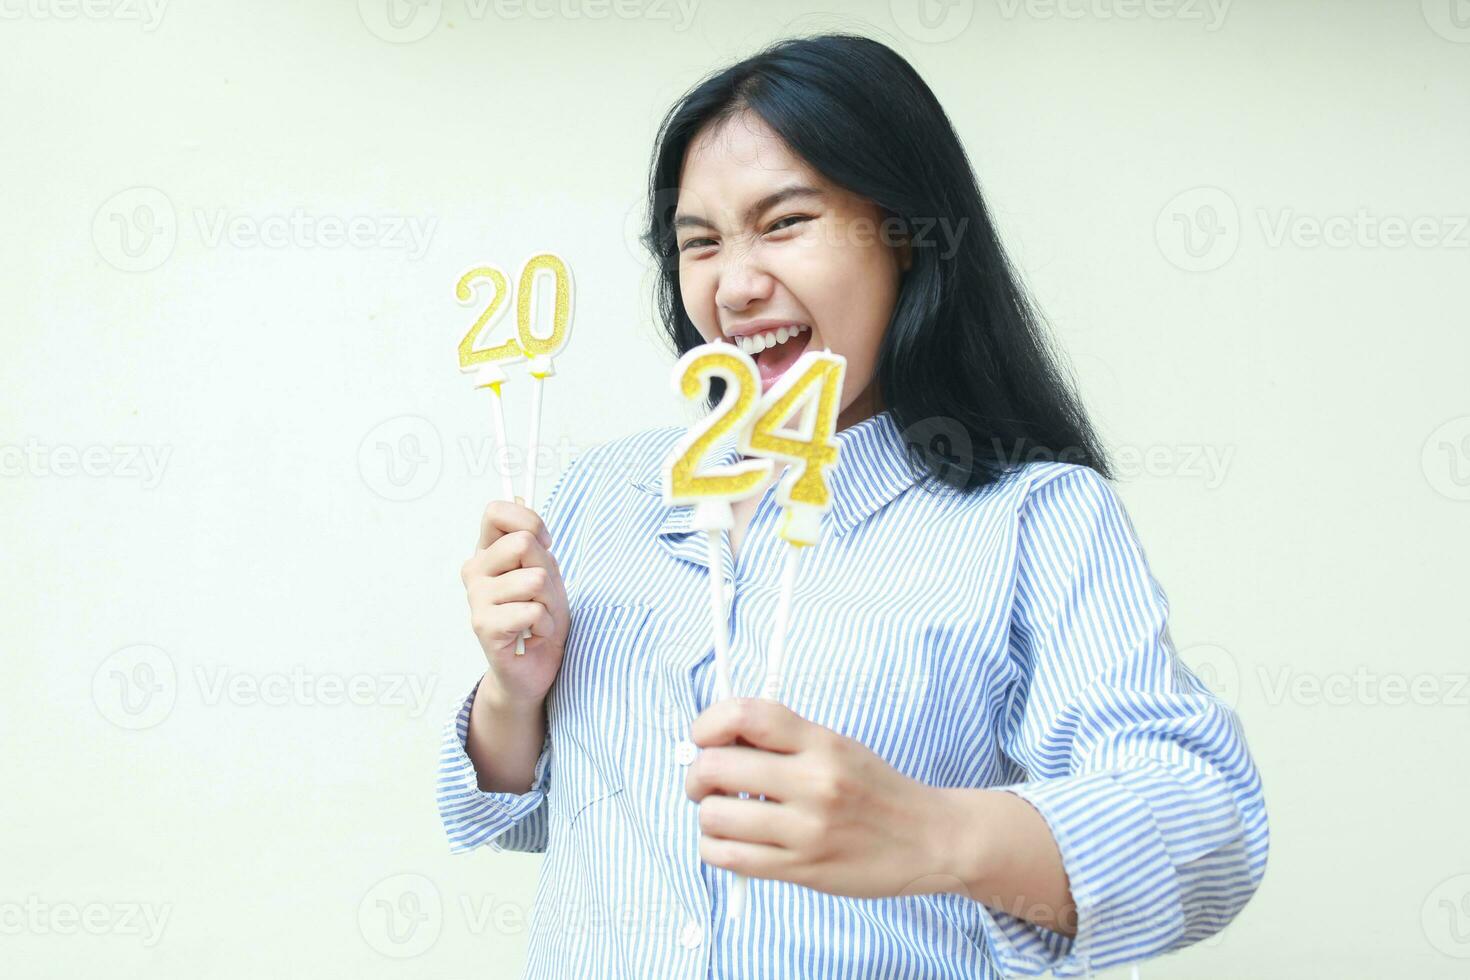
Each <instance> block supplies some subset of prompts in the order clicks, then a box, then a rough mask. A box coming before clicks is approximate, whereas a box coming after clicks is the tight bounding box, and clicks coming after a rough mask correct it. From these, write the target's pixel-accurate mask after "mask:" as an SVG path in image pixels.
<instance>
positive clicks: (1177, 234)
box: [1154, 187, 1240, 272]
mask: <svg viewBox="0 0 1470 980" xmlns="http://www.w3.org/2000/svg"><path fill="white" fill-rule="evenodd" d="M1154 241H1155V242H1157V243H1158V246H1159V251H1160V252H1161V253H1163V256H1164V258H1165V259H1167V260H1168V261H1169V262H1170V263H1171V264H1173V265H1175V266H1177V267H1178V268H1180V269H1183V270H1184V271H1186V272H1211V271H1213V270H1215V269H1218V268H1220V267H1221V266H1223V265H1224V264H1225V263H1226V262H1229V261H1230V259H1231V258H1232V257H1234V255H1235V250H1236V249H1237V248H1239V247H1240V209H1239V208H1237V207H1236V205H1235V199H1234V198H1232V197H1231V196H1230V195H1229V194H1227V193H1225V191H1223V190H1221V189H1220V188H1218V187H1194V188H1191V189H1189V190H1187V191H1181V192H1180V193H1178V194H1176V195H1174V197H1172V198H1171V199H1170V200H1169V203H1167V204H1165V205H1164V208H1163V210H1161V211H1160V212H1159V215H1158V217H1157V218H1155V219H1154Z"/></svg>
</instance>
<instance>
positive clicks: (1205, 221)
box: [1154, 187, 1470, 272]
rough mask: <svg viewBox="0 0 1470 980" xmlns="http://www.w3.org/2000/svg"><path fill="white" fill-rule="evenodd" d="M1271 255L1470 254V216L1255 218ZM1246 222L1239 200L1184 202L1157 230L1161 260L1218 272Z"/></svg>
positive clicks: (1201, 191) (1282, 213) (1279, 212)
mask: <svg viewBox="0 0 1470 980" xmlns="http://www.w3.org/2000/svg"><path fill="white" fill-rule="evenodd" d="M1252 214H1253V215H1254V218H1255V224H1256V226H1257V228H1258V229H1259V232H1260V239H1259V241H1260V242H1261V244H1263V245H1265V247H1267V248H1273V249H1274V248H1286V247H1293V248H1299V249H1309V248H1328V249H1357V250H1368V249H1389V250H1393V249H1401V248H1414V249H1454V250H1458V249H1470V214H1417V215H1400V214H1382V213H1377V212H1375V211H1373V210H1371V209H1369V208H1362V207H1360V208H1357V209H1355V210H1354V211H1352V212H1350V213H1349V212H1343V213H1339V214H1325V215H1323V214H1311V213H1305V212H1301V211H1298V210H1297V209H1296V208H1291V207H1280V208H1274V209H1273V208H1265V207H1258V208H1255V209H1254V210H1253V212H1252ZM1243 226H1244V222H1243V221H1242V219H1241V214H1240V208H1239V207H1238V206H1237V204H1236V202H1235V199H1234V198H1233V197H1231V196H1230V195H1229V194H1228V193H1226V192H1225V191H1223V190H1221V189H1220V188H1218V187H1195V188H1191V189H1190V190H1187V191H1183V192H1181V193H1179V194H1176V195H1175V196H1174V197H1173V198H1171V199H1170V201H1169V203H1168V204H1166V205H1164V208H1163V210H1162V211H1160V212H1159V215H1158V217H1157V219H1155V222H1154V238H1155V241H1156V242H1157V244H1158V247H1159V252H1160V253H1161V254H1162V255H1163V256H1164V258H1165V259H1167V260H1168V261H1169V263H1170V264H1172V265H1174V266H1176V267H1178V268H1180V269H1183V270H1184V271H1186V272H1213V271H1214V270H1216V269H1219V268H1220V267H1222V266H1224V265H1225V264H1226V263H1227V262H1229V261H1230V260H1231V259H1232V258H1234V257H1235V254H1236V252H1237V251H1238V250H1239V248H1240V246H1241V242H1242V237H1243V231H1244V227H1243Z"/></svg>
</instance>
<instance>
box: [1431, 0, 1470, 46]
mask: <svg viewBox="0 0 1470 980" xmlns="http://www.w3.org/2000/svg"><path fill="white" fill-rule="evenodd" d="M1420 9H1421V10H1422V11H1423V12H1424V22H1425V23H1426V24H1428V25H1429V29H1430V30H1432V31H1434V33H1436V34H1438V35H1439V36H1440V37H1442V38H1444V39H1445V40H1446V41H1454V42H1455V43H1456V44H1470V0H1420Z"/></svg>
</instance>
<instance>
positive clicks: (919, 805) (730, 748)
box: [684, 698, 948, 898]
mask: <svg viewBox="0 0 1470 980" xmlns="http://www.w3.org/2000/svg"><path fill="white" fill-rule="evenodd" d="M690 737H691V738H692V739H693V741H694V744H695V745H698V746H699V747H700V748H701V749H702V750H703V751H702V752H700V754H699V756H698V757H697V758H696V759H695V760H694V762H693V763H691V764H690V766H689V771H688V773H687V775H686V776H685V781H684V782H685V791H686V792H687V793H688V796H689V798H690V799H691V800H693V801H694V802H696V803H698V804H699V829H700V831H701V834H700V838H699V857H700V859H701V860H702V861H704V862H705V863H707V864H712V865H716V866H718V867H721V868H727V869H729V870H730V871H734V872H737V873H739V874H743V875H748V876H750V877H753V878H777V879H780V880H782V881H790V882H793V883H795V884H798V885H804V886H806V887H808V888H814V889H816V890H818V891H823V892H828V893H830V894H833V895H848V896H852V897H856V898H881V897H888V896H894V895H901V894H909V893H911V887H912V886H918V887H912V891H918V892H925V891H935V890H938V889H936V888H935V887H934V886H933V881H934V880H935V877H936V876H943V875H945V874H946V873H947V872H948V869H947V868H945V867H944V864H945V859H944V854H945V851H946V848H945V843H946V842H945V840H944V837H945V836H946V835H945V831H944V829H943V822H942V821H943V820H944V819H945V812H946V811H945V809H944V800H943V797H942V795H941V794H940V793H939V792H938V791H937V790H935V789H934V788H933V787H930V786H926V785H925V784H923V783H921V782H919V781H918V780H915V779H911V778H909V777H908V776H905V775H904V774H902V773H900V772H899V771H897V770H896V769H894V768H893V767H892V766H890V765H889V764H888V763H887V762H885V761H883V760H882V759H881V758H879V757H878V756H877V755H876V754H874V753H873V752H872V751H870V750H869V749H868V748H867V747H866V746H864V745H862V744H861V743H860V742H857V741H855V740H854V739H851V738H848V737H847V736H845V735H840V734H838V733H837V732H834V731H832V730H831V729H828V728H823V727H822V726H820V725H817V724H814V723H813V722H810V721H807V720H806V719H805V718H802V717H801V716H799V715H797V714H796V713H795V712H793V711H792V710H791V709H789V708H787V707H785V706H784V705H782V704H780V703H779V702H776V701H771V700H767V699H763V698H730V699H727V700H724V701H719V702H716V703H715V704H712V705H710V707H709V708H707V709H706V710H705V711H704V712H703V713H701V714H700V716H699V717H698V718H696V719H695V720H694V724H693V726H692V727H691V729H690ZM737 739H740V740H742V741H743V742H745V743H748V744H743V745H742V744H736V740H737ZM741 792H746V793H749V794H750V799H741V798H740V797H739V795H738V794H739V793H741ZM722 794H723V795H722ZM760 794H765V797H766V798H765V799H764V800H761V799H759V796H760ZM926 886H927V887H926Z"/></svg>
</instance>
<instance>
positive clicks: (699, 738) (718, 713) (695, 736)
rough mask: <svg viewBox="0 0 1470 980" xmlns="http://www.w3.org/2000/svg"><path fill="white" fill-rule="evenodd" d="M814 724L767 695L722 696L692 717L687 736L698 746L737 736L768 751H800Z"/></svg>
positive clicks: (727, 742)
mask: <svg viewBox="0 0 1470 980" xmlns="http://www.w3.org/2000/svg"><path fill="white" fill-rule="evenodd" d="M816 727H817V726H815V725H813V724H812V723H811V722H809V721H807V720H806V719H805V718H803V717H801V716H800V715H798V714H797V713H796V712H794V711H792V710H791V709H790V708H788V707H786V706H785V705H784V704H781V703H780V702H779V701H771V700H769V699H767V698H726V699H725V700H724V701H716V702H715V703H714V704H712V705H710V706H709V707H708V708H706V709H704V711H703V712H701V713H700V715H699V717H698V718H695V719H694V724H692V725H690V726H689V738H690V740H691V741H693V742H694V744H695V745H698V746H700V747H701V748H703V747H705V746H713V745H734V744H735V740H736V739H737V738H740V739H744V740H745V741H746V742H747V743H749V744H750V745H754V746H756V747H757V748H762V749H767V750H769V751H771V752H786V753H790V752H800V751H801V750H802V749H803V748H806V747H807V746H808V745H809V744H810V743H811V738H812V734H811V732H812V729H814V728H816Z"/></svg>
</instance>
